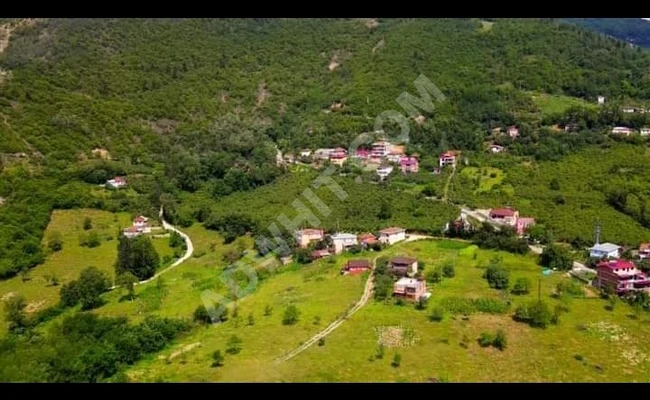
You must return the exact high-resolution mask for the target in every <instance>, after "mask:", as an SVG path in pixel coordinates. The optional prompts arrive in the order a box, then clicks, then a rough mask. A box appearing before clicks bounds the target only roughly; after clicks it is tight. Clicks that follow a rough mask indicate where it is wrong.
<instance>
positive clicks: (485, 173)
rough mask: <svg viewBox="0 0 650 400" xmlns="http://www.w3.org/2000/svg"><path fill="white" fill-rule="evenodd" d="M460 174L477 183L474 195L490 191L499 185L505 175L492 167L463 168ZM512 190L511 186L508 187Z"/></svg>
mask: <svg viewBox="0 0 650 400" xmlns="http://www.w3.org/2000/svg"><path fill="white" fill-rule="evenodd" d="M461 174H462V175H463V176H465V177H467V178H470V179H472V180H474V181H475V182H477V183H478V184H477V185H476V190H475V193H487V192H489V191H491V190H492V188H493V187H494V186H495V185H499V184H501V182H503V178H505V173H504V172H503V171H502V170H500V169H498V168H493V167H482V168H477V167H465V168H463V169H462V170H461ZM502 189H503V188H502ZM510 189H511V190H512V191H514V189H512V186H510Z"/></svg>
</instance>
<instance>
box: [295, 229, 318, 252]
mask: <svg viewBox="0 0 650 400" xmlns="http://www.w3.org/2000/svg"><path fill="white" fill-rule="evenodd" d="M324 237H325V232H324V231H323V230H322V229H301V230H299V231H296V233H295V239H296V244H297V245H298V247H300V248H303V249H304V248H307V247H309V244H310V243H311V242H318V241H319V240H323V238H324Z"/></svg>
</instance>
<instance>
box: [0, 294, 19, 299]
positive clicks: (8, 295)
mask: <svg viewBox="0 0 650 400" xmlns="http://www.w3.org/2000/svg"><path fill="white" fill-rule="evenodd" d="M17 294H18V293H16V292H9V293H6V294H5V295H4V296H2V298H1V299H0V300H2V301H7V300H9V299H10V298H12V297H14V296H15V295H17Z"/></svg>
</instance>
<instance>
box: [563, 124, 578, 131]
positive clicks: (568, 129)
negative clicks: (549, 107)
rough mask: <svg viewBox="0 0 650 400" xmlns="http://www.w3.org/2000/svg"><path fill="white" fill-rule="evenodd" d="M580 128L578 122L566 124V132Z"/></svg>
mask: <svg viewBox="0 0 650 400" xmlns="http://www.w3.org/2000/svg"><path fill="white" fill-rule="evenodd" d="M578 129H579V127H578V124H566V125H565V126H564V132H577V131H578Z"/></svg>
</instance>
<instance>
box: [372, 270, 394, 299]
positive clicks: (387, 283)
mask: <svg viewBox="0 0 650 400" xmlns="http://www.w3.org/2000/svg"><path fill="white" fill-rule="evenodd" d="M392 293H393V279H392V278H391V277H390V276H389V275H383V274H382V275H376V276H375V289H374V292H373V296H374V297H375V300H377V301H384V300H386V299H388V298H390V296H391V295H392Z"/></svg>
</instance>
